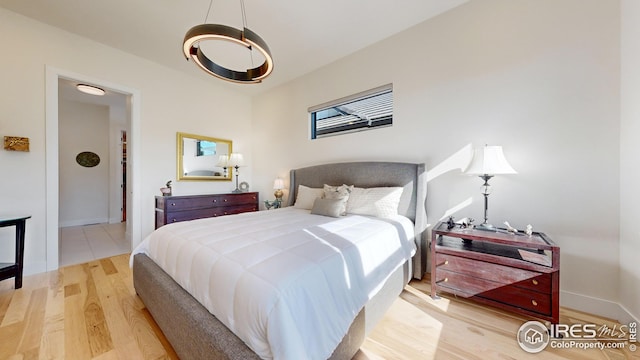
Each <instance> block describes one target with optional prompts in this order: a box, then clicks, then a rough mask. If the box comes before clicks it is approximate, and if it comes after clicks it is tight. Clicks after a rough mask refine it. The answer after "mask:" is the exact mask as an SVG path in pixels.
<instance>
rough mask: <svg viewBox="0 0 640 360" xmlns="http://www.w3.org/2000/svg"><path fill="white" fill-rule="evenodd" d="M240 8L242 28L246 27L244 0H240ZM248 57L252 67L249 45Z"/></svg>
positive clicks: (251, 51) (251, 53)
mask: <svg viewBox="0 0 640 360" xmlns="http://www.w3.org/2000/svg"><path fill="white" fill-rule="evenodd" d="M211 1H213V0H211ZM240 10H241V11H242V27H243V29H246V28H247V13H246V12H245V10H244V0H240ZM243 31H244V30H243ZM249 58H250V59H251V67H254V64H253V49H252V48H251V47H249Z"/></svg>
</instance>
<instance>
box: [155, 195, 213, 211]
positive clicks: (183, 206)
mask: <svg viewBox="0 0 640 360" xmlns="http://www.w3.org/2000/svg"><path fill="white" fill-rule="evenodd" d="M165 202H166V205H165V206H166V209H167V211H172V210H174V209H179V210H189V209H201V208H209V207H213V206H218V204H222V199H221V198H220V196H207V197H183V198H174V199H167V200H166V201H165Z"/></svg>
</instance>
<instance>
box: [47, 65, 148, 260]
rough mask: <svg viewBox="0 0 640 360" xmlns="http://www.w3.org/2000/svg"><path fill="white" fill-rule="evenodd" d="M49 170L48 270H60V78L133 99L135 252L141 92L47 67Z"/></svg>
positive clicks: (131, 229) (130, 222) (131, 227)
mask: <svg viewBox="0 0 640 360" xmlns="http://www.w3.org/2000/svg"><path fill="white" fill-rule="evenodd" d="M45 73H46V75H45V152H46V156H45V157H46V161H45V170H46V188H45V194H46V195H45V201H46V230H45V236H46V244H47V248H46V256H47V259H46V262H47V263H46V268H47V271H51V270H56V269H58V263H59V258H58V257H59V256H58V251H59V250H58V248H59V238H58V235H59V231H58V228H59V164H58V143H59V138H58V80H59V79H60V78H64V79H69V80H74V81H80V82H87V83H91V84H97V85H100V86H101V87H104V88H105V89H109V90H114V91H117V92H120V93H123V94H126V95H129V99H130V104H128V110H129V111H130V113H129V118H130V124H129V126H130V129H129V132H128V134H127V136H128V139H127V140H128V144H127V152H128V153H127V155H128V160H129V164H128V166H129V171H130V172H131V174H130V175H131V177H130V179H131V183H130V184H129V187H128V189H127V191H128V192H129V194H128V195H129V196H128V198H129V199H130V203H131V210H130V211H127V236H130V237H131V247H132V249H133V248H134V247H135V246H137V245H138V243H139V242H140V237H141V226H142V221H141V220H142V218H141V205H142V203H141V199H140V189H141V184H140V166H139V161H138V159H139V156H140V138H141V136H140V128H141V126H140V122H141V121H140V109H141V107H140V91H139V90H137V89H133V88H130V87H127V86H123V85H120V84H115V83H111V82H109V81H105V80H102V79H96V78H92V77H89V76H86V75H82V74H78V73H75V72H72V71H67V70H62V69H58V68H55V67H52V66H49V65H46V66H45Z"/></svg>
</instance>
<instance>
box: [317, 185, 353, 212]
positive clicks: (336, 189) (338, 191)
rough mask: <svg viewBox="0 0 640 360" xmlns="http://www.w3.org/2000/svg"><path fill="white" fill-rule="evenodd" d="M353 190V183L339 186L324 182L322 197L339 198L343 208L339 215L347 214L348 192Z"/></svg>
mask: <svg viewBox="0 0 640 360" xmlns="http://www.w3.org/2000/svg"><path fill="white" fill-rule="evenodd" d="M351 190H353V185H351V186H349V185H344V184H343V185H340V186H331V185H327V184H324V196H323V198H324V199H339V200H342V201H343V205H344V208H343V209H342V213H341V215H346V214H347V201H348V200H349V194H350V193H351Z"/></svg>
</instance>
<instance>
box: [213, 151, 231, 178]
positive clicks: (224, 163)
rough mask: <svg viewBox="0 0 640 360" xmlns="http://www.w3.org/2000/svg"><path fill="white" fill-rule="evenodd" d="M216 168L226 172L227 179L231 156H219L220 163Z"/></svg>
mask: <svg viewBox="0 0 640 360" xmlns="http://www.w3.org/2000/svg"><path fill="white" fill-rule="evenodd" d="M216 166H218V167H221V168H222V169H223V170H224V177H227V174H228V173H227V168H228V167H229V155H227V154H224V155H220V156H218V162H217V163H216Z"/></svg>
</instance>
